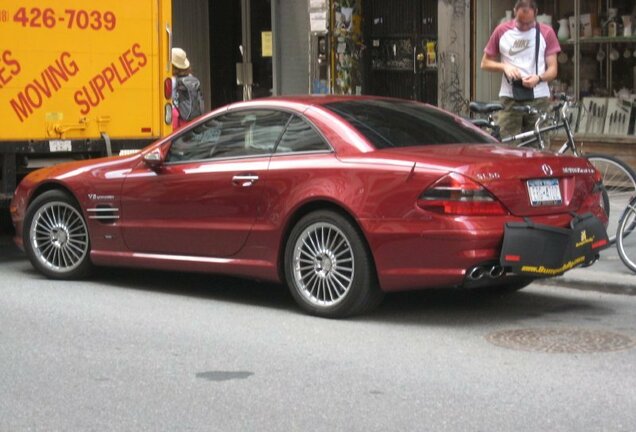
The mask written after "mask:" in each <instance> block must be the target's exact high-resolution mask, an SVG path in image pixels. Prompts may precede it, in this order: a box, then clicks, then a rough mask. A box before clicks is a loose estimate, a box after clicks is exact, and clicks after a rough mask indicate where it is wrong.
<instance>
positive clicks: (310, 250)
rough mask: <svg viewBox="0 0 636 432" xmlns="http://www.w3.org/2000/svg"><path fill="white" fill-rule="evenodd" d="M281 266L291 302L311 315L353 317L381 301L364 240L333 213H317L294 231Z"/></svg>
mask: <svg viewBox="0 0 636 432" xmlns="http://www.w3.org/2000/svg"><path fill="white" fill-rule="evenodd" d="M284 265H285V277H286V279H287V284H288V285H289V289H290V291H291V294H292V296H293V297H294V299H295V300H296V302H297V303H298V304H299V305H300V306H301V307H302V308H303V309H304V310H305V311H307V312H309V313H311V314H314V315H318V316H323V317H329V318H339V317H345V316H350V315H355V314H359V313H362V312H366V311H369V310H370V309H372V308H374V307H375V306H377V305H378V304H379V303H380V301H381V300H382V298H383V293H382V291H381V290H380V288H379V287H378V283H377V278H376V274H375V269H374V266H373V261H372V259H371V256H370V252H369V250H368V248H367V246H366V243H365V241H364V239H363V238H362V235H361V234H360V233H359V232H358V230H357V228H356V227H355V226H354V225H353V224H352V223H351V222H350V221H349V220H348V219H347V218H346V217H344V216H342V215H340V214H338V213H336V212H333V211H327V210H322V211H316V212H313V213H310V214H308V215H306V216H305V217H303V218H302V219H301V220H300V221H299V222H298V223H297V224H296V225H295V226H294V228H293V229H292V231H291V233H290V236H289V239H288V241H287V244H286V248H285V262H284Z"/></svg>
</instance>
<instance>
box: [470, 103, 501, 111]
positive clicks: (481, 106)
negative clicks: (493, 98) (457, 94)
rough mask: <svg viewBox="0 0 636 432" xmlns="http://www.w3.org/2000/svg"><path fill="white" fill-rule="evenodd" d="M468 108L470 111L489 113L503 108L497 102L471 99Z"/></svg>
mask: <svg viewBox="0 0 636 432" xmlns="http://www.w3.org/2000/svg"><path fill="white" fill-rule="evenodd" d="M468 109H470V110H471V111H472V112H475V113H480V114H490V113H494V112H497V111H501V110H502V109H503V105H502V104H500V103H499V102H478V101H472V102H471V103H469V104H468Z"/></svg>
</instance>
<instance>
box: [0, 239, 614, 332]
mask: <svg viewBox="0 0 636 432" xmlns="http://www.w3.org/2000/svg"><path fill="white" fill-rule="evenodd" d="M21 260H24V261H26V260H27V259H26V256H25V255H24V253H22V252H21V251H20V250H19V249H18V248H17V247H16V246H15V245H14V244H13V241H12V239H11V237H9V236H8V235H6V234H2V235H0V264H2V263H10V262H14V261H21ZM23 274H24V276H25V277H27V278H36V279H44V276H42V275H41V274H40V273H38V272H37V271H35V270H34V269H32V267H31V266H28V268H27V269H26V270H23ZM80 282H81V283H82V284H91V283H94V282H97V283H100V284H104V285H108V286H112V287H116V288H120V289H132V290H142V291H149V292H160V293H163V294H169V295H176V296H186V297H196V298H201V299H203V300H211V301H224V302H232V303H238V304H246V305H253V306H259V307H265V308H271V309H276V310H286V311H292V312H296V313H298V314H303V312H302V311H301V310H300V308H299V307H298V306H296V304H295V302H294V300H293V298H292V297H291V295H290V293H289V291H288V289H287V287H286V286H285V285H282V284H275V283H267V282H258V281H254V280H249V279H240V278H234V277H228V276H221V275H214V274H203V273H183V272H168V271H159V270H144V269H128V268H106V267H102V268H97V269H96V271H95V274H94V275H93V276H92V277H91V278H89V279H87V280H86V281H80ZM51 283H57V282H55V281H51ZM74 283H77V282H74ZM59 284H60V288H63V287H65V286H67V285H68V284H69V282H67V281H59ZM548 289H550V288H548ZM568 294H570V295H568ZM613 312H614V311H613V310H611V309H608V308H605V307H603V306H601V302H595V301H593V300H589V301H588V300H586V299H582V298H572V295H571V291H569V290H564V289H561V288H558V287H553V288H552V292H550V291H545V290H542V291H541V292H538V291H537V290H534V289H533V286H532V285H531V286H530V287H528V288H526V289H525V290H522V291H520V292H516V293H510V294H506V295H495V294H492V293H486V292H480V291H478V290H473V291H462V290H447V289H429V290H422V291H412V292H406V293H394V294H388V295H387V296H386V297H385V299H384V301H383V302H382V304H381V305H380V306H379V307H378V308H377V309H376V310H375V311H373V312H371V313H368V314H366V315H363V316H359V317H353V318H351V319H350V320H352V321H367V322H378V323H392V324H407V325H409V324H412V325H422V324H423V325H438V326H465V325H470V324H477V323H481V324H488V323H494V322H508V323H510V322H516V321H521V320H526V319H531V318H544V319H545V320H546V321H551V322H559V321H560V320H561V319H562V318H564V317H566V316H567V314H570V313H576V314H577V315H585V316H586V317H587V318H588V319H590V320H597V319H598V317H601V316H604V315H608V314H611V313H613Z"/></svg>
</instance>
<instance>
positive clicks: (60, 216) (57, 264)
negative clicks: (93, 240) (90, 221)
mask: <svg viewBox="0 0 636 432" xmlns="http://www.w3.org/2000/svg"><path fill="white" fill-rule="evenodd" d="M22 235H23V241H24V249H25V251H26V253H27V256H28V257H29V260H30V261H31V264H33V266H34V267H35V268H36V269H37V270H39V271H40V272H41V273H43V274H44V275H46V276H47V277H49V278H52V279H75V278H80V277H82V276H85V275H86V274H88V272H89V271H90V270H91V267H92V264H91V261H90V256H89V252H90V240H89V236H88V228H87V226H86V221H85V220H84V217H83V216H82V213H81V212H80V210H79V209H78V206H77V204H76V202H75V200H74V199H73V198H72V197H70V196H69V195H68V194H66V193H64V192H62V191H59V190H52V191H48V192H45V193H43V194H42V195H40V196H39V197H37V198H36V199H35V200H33V202H32V203H31V205H29V208H28V210H27V212H26V216H25V220H24V229H23V234H22Z"/></svg>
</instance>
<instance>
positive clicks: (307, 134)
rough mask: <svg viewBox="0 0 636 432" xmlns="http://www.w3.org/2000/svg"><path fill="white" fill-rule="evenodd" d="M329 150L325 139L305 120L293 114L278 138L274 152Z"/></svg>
mask: <svg viewBox="0 0 636 432" xmlns="http://www.w3.org/2000/svg"><path fill="white" fill-rule="evenodd" d="M321 150H331V148H330V147H329V145H328V144H327V143H326V142H325V140H324V139H323V138H322V137H321V136H320V135H319V134H318V132H316V131H315V130H314V129H313V128H312V127H311V126H310V125H309V123H307V122H306V121H305V120H303V119H302V118H300V117H298V116H294V117H293V118H292V120H291V121H290V122H289V125H288V126H287V129H286V130H285V133H284V134H283V136H282V137H281V139H280V143H279V144H278V147H276V153H292V152H307V151H321Z"/></svg>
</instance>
